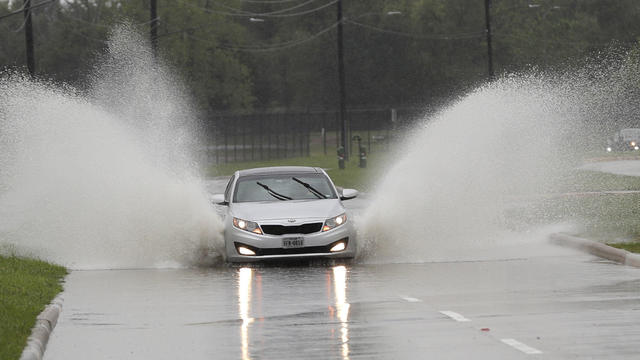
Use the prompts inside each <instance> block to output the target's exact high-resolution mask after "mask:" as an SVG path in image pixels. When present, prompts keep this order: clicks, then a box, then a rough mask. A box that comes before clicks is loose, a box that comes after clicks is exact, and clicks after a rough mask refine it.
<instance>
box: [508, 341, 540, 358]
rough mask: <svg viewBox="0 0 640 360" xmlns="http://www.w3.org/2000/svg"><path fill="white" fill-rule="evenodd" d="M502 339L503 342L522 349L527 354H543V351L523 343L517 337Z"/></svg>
mask: <svg viewBox="0 0 640 360" xmlns="http://www.w3.org/2000/svg"><path fill="white" fill-rule="evenodd" d="M500 341H502V342H503V343H505V344H507V345H509V346H511V347H513V348H516V349H518V350H520V351H522V352H523V353H525V354H527V355H534V354H542V351H540V350H538V349H535V348H532V347H531V346H529V345H526V344H523V343H521V342H520V341H518V340H516V339H501V340H500Z"/></svg>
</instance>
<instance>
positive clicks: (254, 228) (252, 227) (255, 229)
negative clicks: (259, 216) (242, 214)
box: [233, 217, 262, 235]
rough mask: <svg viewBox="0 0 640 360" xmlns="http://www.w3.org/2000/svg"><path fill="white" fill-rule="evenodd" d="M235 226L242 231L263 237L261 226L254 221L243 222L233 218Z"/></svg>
mask: <svg viewBox="0 0 640 360" xmlns="http://www.w3.org/2000/svg"><path fill="white" fill-rule="evenodd" d="M233 226H235V227H236V228H238V229H240V230H244V231H248V232H251V233H254V234H258V235H262V230H261V229H260V225H258V223H255V222H253V221H249V220H242V219H238V218H236V217H234V218H233Z"/></svg>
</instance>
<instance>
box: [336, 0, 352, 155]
mask: <svg viewBox="0 0 640 360" xmlns="http://www.w3.org/2000/svg"><path fill="white" fill-rule="evenodd" d="M336 5H337V7H338V39H337V40H338V82H339V84H340V127H341V131H340V133H341V134H340V140H341V145H342V148H343V149H344V158H345V160H349V149H348V148H347V145H348V142H347V106H346V90H345V84H344V49H343V45H342V0H338V2H337V3H336Z"/></svg>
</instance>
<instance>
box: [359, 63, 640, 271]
mask: <svg viewBox="0 0 640 360" xmlns="http://www.w3.org/2000/svg"><path fill="white" fill-rule="evenodd" d="M625 57H626V59H625V60H624V61H623V60H615V61H612V60H611V58H608V59H605V60H595V59H594V60H593V61H591V62H588V65H586V66H584V67H583V68H581V69H579V70H575V69H574V70H571V71H569V72H564V73H561V74H559V75H558V74H557V73H556V75H549V74H541V73H538V72H535V71H533V72H531V73H529V74H527V75H517V76H516V75H514V76H507V77H504V78H502V79H499V80H497V81H495V82H493V83H491V84H487V85H485V86H482V87H480V88H478V89H476V90H475V91H473V92H471V93H470V94H468V95H467V96H464V97H463V98H461V99H459V100H458V101H457V102H455V103H453V104H452V105H451V106H448V107H447V108H445V109H444V110H442V111H441V112H439V113H438V114H436V115H435V116H433V117H430V118H427V119H424V121H422V122H421V124H420V125H419V126H418V128H416V129H414V130H413V132H412V135H411V136H410V137H409V138H408V139H407V140H406V144H405V145H404V146H402V148H401V149H399V150H398V156H396V157H395V158H396V159H398V161H397V162H396V163H395V164H393V165H392V166H391V167H390V168H389V169H388V170H387V171H386V175H385V176H384V177H383V178H382V179H381V181H380V182H379V183H378V185H377V189H376V191H375V193H374V196H372V198H373V199H375V200H373V203H372V205H371V206H370V207H369V209H368V211H367V213H366V214H365V216H364V219H363V220H362V223H363V226H361V228H360V229H361V231H360V239H362V240H364V243H363V244H361V247H362V254H363V257H364V261H372V262H379V261H385V262H386V261H397V262H406V261H413V262H423V261H443V260H456V259H461V260H463V259H469V258H473V256H471V257H469V254H470V253H473V252H475V251H478V250H486V249H487V248H489V247H492V246H494V247H496V248H499V247H501V246H503V245H505V244H507V245H514V244H518V241H520V240H522V241H530V239H531V238H532V237H531V236H527V235H526V234H523V233H522V231H521V230H522V229H518V231H517V232H515V231H513V229H512V227H511V226H509V224H510V222H511V220H512V219H509V218H508V214H509V209H510V208H511V207H513V206H514V204H517V205H518V206H522V205H523V204H525V203H526V201H527V199H531V198H535V197H537V196H540V195H543V194H548V193H553V192H555V191H557V190H556V189H555V188H554V186H556V184H557V183H558V179H559V178H561V177H562V176H563V174H565V173H566V169H571V168H573V167H574V166H576V164H577V161H578V159H580V154H584V151H585V150H588V149H597V148H599V147H600V148H602V147H603V143H604V140H605V138H606V135H605V134H610V133H612V132H613V129H614V128H615V126H617V125H616V124H615V122H614V121H612V120H613V119H616V120H623V119H630V118H634V116H635V114H637V111H638V105H637V102H633V101H630V99H632V98H633V91H634V90H633V89H637V84H638V82H637V80H638V75H636V71H635V70H633V69H635V68H636V66H635V65H633V64H636V62H635V61H633V60H632V59H630V57H629V56H626V55H625V56H622V57H619V58H618V59H622V58H625ZM636 93H637V92H636ZM536 231H537V230H536ZM553 231H558V227H557V224H556V225H554V228H553ZM538 235H539V236H537V238H539V239H544V238H545V236H540V234H538Z"/></svg>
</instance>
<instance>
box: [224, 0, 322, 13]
mask: <svg viewBox="0 0 640 360" xmlns="http://www.w3.org/2000/svg"><path fill="white" fill-rule="evenodd" d="M315 1H317V0H307V1H305V2H303V3H301V4H298V5H295V6H292V7H290V8H286V9H280V10H275V11H271V12H266V13H254V12H251V11H246V10H242V9H238V8H234V7H231V6H228V5H225V4H221V3H218V2H216V1H214V2H213V3H214V4H217V5H218V6H220V7H223V8H225V9H228V10H232V11H235V12H237V13H238V14H244V15H248V16H267V15H274V14H282V13H286V12H289V11H291V10H295V9H299V8H301V7H304V6H307V5H309V4H311V3H313V2H315Z"/></svg>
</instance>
